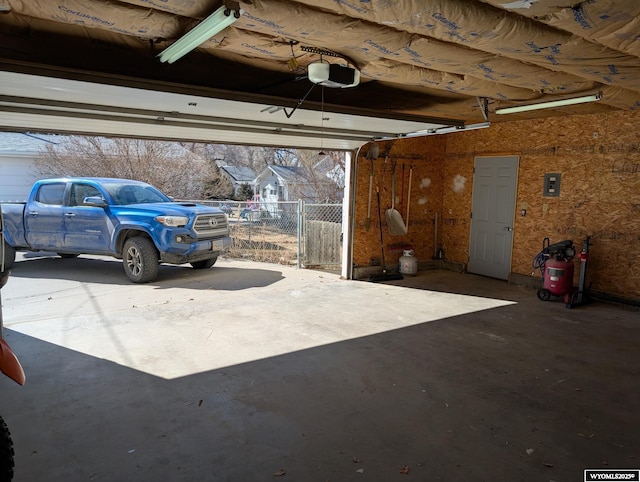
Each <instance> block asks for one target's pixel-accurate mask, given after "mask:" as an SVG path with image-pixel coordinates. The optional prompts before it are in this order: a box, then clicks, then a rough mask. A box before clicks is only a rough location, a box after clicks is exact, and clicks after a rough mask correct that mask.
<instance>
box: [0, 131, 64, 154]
mask: <svg viewBox="0 0 640 482" xmlns="http://www.w3.org/2000/svg"><path fill="white" fill-rule="evenodd" d="M59 137H62V136H55V135H47V134H30V133H21V132H0V153H1V154H37V153H38V152H40V151H41V150H42V149H43V148H44V146H45V145H46V144H57V143H58V141H59V139H58V138H59Z"/></svg>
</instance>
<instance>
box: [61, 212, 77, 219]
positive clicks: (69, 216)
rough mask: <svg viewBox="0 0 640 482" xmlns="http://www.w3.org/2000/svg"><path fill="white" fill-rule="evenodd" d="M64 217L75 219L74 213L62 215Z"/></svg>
mask: <svg viewBox="0 0 640 482" xmlns="http://www.w3.org/2000/svg"><path fill="white" fill-rule="evenodd" d="M64 217H65V218H75V217H76V215H75V213H64Z"/></svg>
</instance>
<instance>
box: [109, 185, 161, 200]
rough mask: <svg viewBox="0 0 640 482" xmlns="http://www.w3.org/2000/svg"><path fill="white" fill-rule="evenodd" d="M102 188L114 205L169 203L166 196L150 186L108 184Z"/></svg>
mask: <svg viewBox="0 0 640 482" xmlns="http://www.w3.org/2000/svg"><path fill="white" fill-rule="evenodd" d="M104 188H105V189H106V190H107V192H108V193H109V194H110V195H111V197H112V198H113V202H114V203H115V204H121V205H126V204H141V203H164V202H171V199H170V198H169V197H168V196H166V195H165V194H163V193H162V192H160V191H158V190H157V189H156V188H155V187H153V186H150V185H144V184H124V183H123V184H118V183H109V184H106V185H105V186H104Z"/></svg>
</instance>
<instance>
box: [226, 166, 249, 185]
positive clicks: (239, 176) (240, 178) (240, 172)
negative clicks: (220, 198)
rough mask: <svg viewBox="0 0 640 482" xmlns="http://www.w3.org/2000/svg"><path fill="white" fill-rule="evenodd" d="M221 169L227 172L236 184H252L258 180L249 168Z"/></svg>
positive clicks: (228, 167) (231, 167)
mask: <svg viewBox="0 0 640 482" xmlns="http://www.w3.org/2000/svg"><path fill="white" fill-rule="evenodd" d="M220 169H222V170H223V171H225V172H226V173H227V174H228V175H229V176H230V177H231V179H233V180H234V181H235V182H240V183H242V182H247V183H250V182H253V180H254V179H255V178H256V175H255V173H254V172H253V171H252V170H251V169H250V168H248V167H244V166H241V167H238V166H221V167H220Z"/></svg>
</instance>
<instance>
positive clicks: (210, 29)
mask: <svg viewBox="0 0 640 482" xmlns="http://www.w3.org/2000/svg"><path fill="white" fill-rule="evenodd" d="M243 13H244V11H243V10H242V9H240V10H230V9H229V8H227V7H225V6H224V5H223V6H222V7H220V8H219V9H218V10H216V11H215V12H213V13H212V14H211V15H209V16H208V17H207V18H205V19H204V20H203V21H202V22H200V23H199V24H198V25H196V26H195V27H194V28H193V29H191V30H189V32H187V33H186V34H184V35H183V36H182V37H180V38H179V39H178V40H176V41H175V42H174V43H173V44H172V45H171V46H169V47H167V48H166V49H164V50H163V51H162V52H160V54H159V55H158V57H159V58H160V62H167V63H170V64H172V63H174V62H175V61H176V60H178V59H180V58H182V57H183V56H185V55H186V54H188V53H189V52H191V51H192V50H193V49H195V48H196V47H198V46H199V45H202V44H203V43H204V42H206V41H207V40H209V39H210V38H211V37H213V36H214V35H216V34H218V33H220V32H222V31H223V30H224V29H225V28H227V27H228V26H229V25H231V24H232V23H233V22H235V21H236V20H238V18H240V15H242V14H243Z"/></svg>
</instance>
